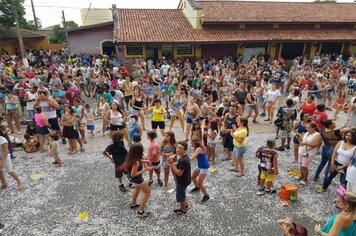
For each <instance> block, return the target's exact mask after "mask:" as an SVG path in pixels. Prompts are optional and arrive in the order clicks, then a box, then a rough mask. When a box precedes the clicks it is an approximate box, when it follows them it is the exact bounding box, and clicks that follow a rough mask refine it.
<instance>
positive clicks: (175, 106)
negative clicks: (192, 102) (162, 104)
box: [173, 99, 183, 109]
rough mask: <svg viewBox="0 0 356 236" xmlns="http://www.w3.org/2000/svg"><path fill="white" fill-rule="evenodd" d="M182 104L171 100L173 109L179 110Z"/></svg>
mask: <svg viewBox="0 0 356 236" xmlns="http://www.w3.org/2000/svg"><path fill="white" fill-rule="evenodd" d="M182 105H183V104H182V102H181V101H180V100H176V99H175V100H173V107H174V108H177V109H178V108H179V107H181V106H182Z"/></svg>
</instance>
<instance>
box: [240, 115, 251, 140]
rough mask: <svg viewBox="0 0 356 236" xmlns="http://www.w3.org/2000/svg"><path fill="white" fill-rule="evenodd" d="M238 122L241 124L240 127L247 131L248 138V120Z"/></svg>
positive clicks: (243, 119)
mask: <svg viewBox="0 0 356 236" xmlns="http://www.w3.org/2000/svg"><path fill="white" fill-rule="evenodd" d="M240 122H241V124H242V126H243V127H245V128H246V130H247V136H248V135H249V134H250V130H249V128H248V119H246V118H240Z"/></svg>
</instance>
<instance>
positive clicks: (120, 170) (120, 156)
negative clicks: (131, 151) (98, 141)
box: [103, 131, 127, 192]
mask: <svg viewBox="0 0 356 236" xmlns="http://www.w3.org/2000/svg"><path fill="white" fill-rule="evenodd" d="M123 142H124V134H123V133H122V132H120V131H118V132H115V133H114V134H113V136H112V143H111V144H110V145H109V146H107V147H106V148H105V150H104V151H103V155H104V156H106V157H107V158H109V159H110V161H111V162H112V163H114V164H115V177H116V178H117V179H118V181H119V190H120V191H121V192H126V191H127V189H126V188H125V186H124V184H123V182H122V176H123V174H124V172H125V168H126V164H125V161H126V158H127V150H126V148H125V146H124V144H123Z"/></svg>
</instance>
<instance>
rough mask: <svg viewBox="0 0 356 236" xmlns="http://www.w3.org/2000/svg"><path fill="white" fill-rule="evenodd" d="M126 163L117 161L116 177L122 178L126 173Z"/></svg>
mask: <svg viewBox="0 0 356 236" xmlns="http://www.w3.org/2000/svg"><path fill="white" fill-rule="evenodd" d="M124 166H125V163H121V164H117V163H115V178H122V176H123V175H124V173H125V167H124Z"/></svg>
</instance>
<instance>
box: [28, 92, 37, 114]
mask: <svg viewBox="0 0 356 236" xmlns="http://www.w3.org/2000/svg"><path fill="white" fill-rule="evenodd" d="M27 97H28V100H32V99H37V93H31V92H27ZM34 103H35V101H32V102H27V103H26V109H27V110H28V111H32V110H33V105H34Z"/></svg>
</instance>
